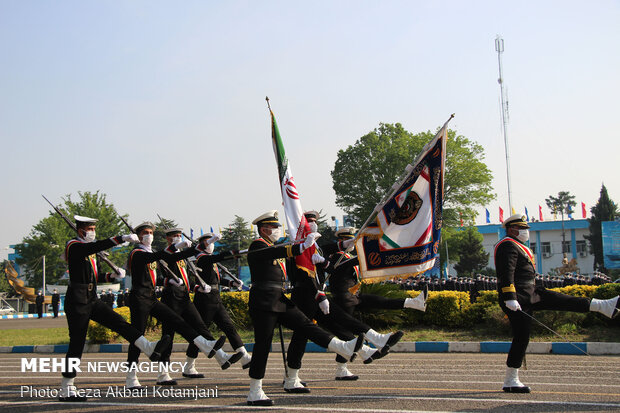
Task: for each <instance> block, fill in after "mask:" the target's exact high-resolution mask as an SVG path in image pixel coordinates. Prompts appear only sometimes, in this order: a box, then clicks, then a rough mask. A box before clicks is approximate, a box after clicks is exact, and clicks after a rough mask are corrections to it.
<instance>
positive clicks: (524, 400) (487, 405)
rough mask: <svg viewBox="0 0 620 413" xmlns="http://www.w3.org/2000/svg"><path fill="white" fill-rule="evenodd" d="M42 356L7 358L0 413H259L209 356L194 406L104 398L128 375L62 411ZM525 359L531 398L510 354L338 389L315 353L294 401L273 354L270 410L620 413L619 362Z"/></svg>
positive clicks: (102, 377) (400, 372)
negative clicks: (36, 368)
mask: <svg viewBox="0 0 620 413" xmlns="http://www.w3.org/2000/svg"><path fill="white" fill-rule="evenodd" d="M41 356H51V357H56V356H59V355H55V354H50V355H44V354H0V411H10V412H32V411H64V412H66V411H71V412H72V411H109V410H115V411H139V410H149V411H170V410H175V411H194V410H208V411H229V410H260V409H258V408H250V407H248V406H246V403H245V398H246V396H247V391H248V383H249V380H248V375H247V370H242V369H241V368H240V367H239V366H236V365H235V366H233V367H231V368H230V369H228V370H225V371H222V370H220V369H219V367H218V366H217V365H216V363H215V361H213V360H208V359H206V358H204V357H201V358H199V362H198V369H199V370H200V371H201V372H203V373H205V374H206V376H207V378H205V379H198V380H189V379H182V380H179V386H176V388H177V389H185V390H186V391H187V390H193V391H197V390H198V391H202V392H204V393H203V394H199V395H198V398H197V399H196V398H194V397H191V396H187V395H186V396H185V397H183V396H180V397H171V396H168V397H166V394H165V392H164V388H161V389H159V390H158V388H157V387H155V386H154V385H155V380H154V375H153V374H141V375H139V377H140V378H141V381H142V384H143V385H146V386H147V390H148V393H147V394H146V396H143V397H122V396H119V395H112V394H106V392H107V391H108V390H109V389H113V390H114V389H116V386H121V387H120V389H121V390H122V385H123V384H124V374H122V373H109V374H103V373H82V374H81V375H80V376H79V377H78V379H77V381H76V384H78V385H79V387H80V388H84V389H98V390H99V391H100V392H101V397H98V398H92V399H89V401H88V402H86V403H81V404H75V403H74V404H70V403H60V402H58V401H57V398H56V397H49V396H46V395H45V392H46V391H48V389H49V391H53V390H55V389H56V388H57V386H58V384H59V382H60V374H59V373H33V372H21V359H22V357H26V358H32V357H41ZM125 357H126V356H125V355H124V354H103V353H90V354H85V356H84V359H83V363H85V362H89V361H90V362H94V361H124V360H125ZM184 358H185V357H184V354H183V353H175V354H174V355H173V361H184ZM527 358H528V360H527V361H528V364H529V369H528V370H527V371H522V374H521V378H522V381H524V382H525V383H526V384H528V385H530V386H531V387H532V389H533V393H531V394H520V395H517V394H506V393H503V392H502V391H501V384H502V381H503V373H504V360H505V355H503V354H459V353H449V354H445V353H444V354H440V353H417V354H416V353H414V354H406V353H395V354H390V355H389V356H388V357H386V358H384V359H382V360H378V361H376V362H375V363H373V364H370V365H364V364H361V363H360V362H359V361H358V362H356V363H353V364H352V366H351V370H352V371H354V372H355V373H358V374H359V375H360V380H358V381H355V382H341V381H338V382H337V381H334V380H333V376H334V370H335V364H334V361H333V355H332V354H324V353H323V354H321V353H311V354H307V355H306V357H305V359H304V362H305V368H304V369H302V374H301V377H302V379H304V380H306V381H307V382H308V385H309V387H310V388H311V389H312V393H310V394H308V395H291V394H287V393H285V392H284V391H283V390H282V388H281V380H282V376H283V368H282V362H281V356H280V354H278V353H272V354H271V356H270V360H269V364H268V370H267V376H266V378H265V381H264V387H265V391H266V393H267V394H268V395H269V396H270V397H271V398H273V399H274V400H275V402H276V406H275V407H274V408H272V409H275V410H279V411H312V412H314V411H324V412H332V411H335V412H370V411H380V412H381V411H385V412H387V411H390V412H393V411H397V412H412V411H468V412H479V411H487V412H495V411H527V412H548V411H557V412H559V411H562V412H566V411H578V412H586V411H620V380H619V379H620V374H619V371H620V357H617V356H563V355H538V354H536V355H534V354H532V355H528V356H527ZM175 376H176V377H178V376H179V375H178V374H177V375H175ZM22 386H23V387H22ZM110 386H111V387H110ZM30 389H32V390H30ZM94 391H96V390H93V392H94ZM216 391H217V393H215V392H216ZM20 392H23V394H22V393H20ZM33 392H34V393H33ZM208 392H210V393H208ZM37 393H38V394H37ZM33 396H36V397H33ZM206 396H209V397H206ZM213 396H217V397H213Z"/></svg>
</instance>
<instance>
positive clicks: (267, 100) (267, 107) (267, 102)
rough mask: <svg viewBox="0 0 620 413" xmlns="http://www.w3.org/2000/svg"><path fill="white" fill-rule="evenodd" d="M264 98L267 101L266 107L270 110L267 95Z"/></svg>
mask: <svg viewBox="0 0 620 413" xmlns="http://www.w3.org/2000/svg"><path fill="white" fill-rule="evenodd" d="M265 100H266V101H267V108H268V109H269V111H270V112H271V105H270V104H269V96H265Z"/></svg>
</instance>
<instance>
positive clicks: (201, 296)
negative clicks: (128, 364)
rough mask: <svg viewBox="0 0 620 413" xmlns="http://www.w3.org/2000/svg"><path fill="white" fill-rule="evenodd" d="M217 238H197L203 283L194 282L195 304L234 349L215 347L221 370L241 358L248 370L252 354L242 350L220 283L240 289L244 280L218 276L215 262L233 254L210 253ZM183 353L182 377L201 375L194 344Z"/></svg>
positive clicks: (218, 237)
mask: <svg viewBox="0 0 620 413" xmlns="http://www.w3.org/2000/svg"><path fill="white" fill-rule="evenodd" d="M220 238H221V235H219V234H217V235H214V234H212V233H210V232H208V233H206V234H204V235H202V236H201V237H200V238H198V247H197V248H196V249H197V250H199V251H200V253H199V254H198V255H197V256H196V266H197V267H198V269H199V271H200V277H201V278H202V280H203V281H204V282H205V284H202V285H201V284H196V285H195V286H194V305H195V306H196V309H197V310H198V312H199V313H200V316H201V317H202V319H203V321H204V322H205V324H206V325H207V327H208V326H210V325H211V323H212V322H214V323H215V325H216V326H217V327H218V328H219V329H220V330H222V332H223V333H224V334H226V337H227V338H228V342H229V343H230V345H231V346H232V348H233V349H234V350H235V354H232V355H228V354H226V353H224V351H222V350H218V353H216V354H215V357H216V359H217V361H218V363H219V364H220V367H221V368H222V370H225V369H227V368H228V367H230V366H231V365H232V364H233V363H236V362H237V361H239V360H241V366H242V367H243V368H244V369H247V368H248V367H250V360H251V356H250V355H249V354H248V352H247V350H246V349H245V346H244V345H243V341H242V340H241V336H239V333H237V330H236V329H235V325H234V324H233V322H232V320H231V319H230V315H229V314H228V311H227V310H226V307H224V304H223V303H222V299H221V297H220V285H222V286H228V287H231V288H234V289H239V288H241V287H242V286H243V281H241V280H239V281H234V280H228V279H223V278H222V277H221V276H220V271H219V269H218V267H217V262H219V261H223V260H225V259H229V258H231V257H232V255H231V254H230V253H220V254H213V250H214V249H215V243H216V242H217V241H218V240H219V239H220ZM186 355H187V360H186V363H187V364H186V367H185V370H184V371H183V376H185V377H190V378H193V377H200V376H203V375H202V374H199V373H198V372H197V371H196V369H195V368H194V361H195V360H196V357H197V355H198V349H197V348H196V346H194V345H192V344H190V345H189V347H188V348H187V352H186ZM203 377H204V376H203Z"/></svg>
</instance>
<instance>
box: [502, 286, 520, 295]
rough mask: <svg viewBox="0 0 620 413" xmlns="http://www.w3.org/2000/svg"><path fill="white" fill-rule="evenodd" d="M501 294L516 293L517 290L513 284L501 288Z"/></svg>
mask: <svg viewBox="0 0 620 413" xmlns="http://www.w3.org/2000/svg"><path fill="white" fill-rule="evenodd" d="M502 292H503V293H516V292H517V289H516V288H515V285H514V284H510V285H509V286H508V287H502Z"/></svg>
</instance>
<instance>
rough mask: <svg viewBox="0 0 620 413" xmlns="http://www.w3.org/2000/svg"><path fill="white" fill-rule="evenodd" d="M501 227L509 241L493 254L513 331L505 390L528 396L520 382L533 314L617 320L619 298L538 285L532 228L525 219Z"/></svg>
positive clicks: (515, 218)
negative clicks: (560, 313)
mask: <svg viewBox="0 0 620 413" xmlns="http://www.w3.org/2000/svg"><path fill="white" fill-rule="evenodd" d="M502 226H503V227H504V228H506V237H505V238H503V239H502V240H500V241H499V242H498V243H497V245H496V246H495V254H494V255H495V268H496V270H497V281H498V283H497V289H498V296H499V305H500V307H501V308H502V310H503V311H504V313H506V315H507V316H508V319H509V320H510V325H511V327H512V331H513V339H512V345H511V346H510V350H509V352H508V359H507V360H506V365H507V370H506V378H505V380H504V387H503V390H504V391H505V392H508V393H529V392H530V388H529V387H528V386H526V385H524V384H523V383H521V381H519V368H520V367H521V363H522V361H523V357H524V356H525V350H526V348H527V345H528V343H529V339H530V329H531V324H532V318H531V316H532V314H533V312H534V311H538V310H560V311H574V312H580V313H585V312H587V311H596V312H599V313H601V314H604V315H605V316H607V317H609V318H614V317H616V316H617V315H618V311H619V305H618V296H616V297H614V298H611V299H609V300H598V299H596V298H593V299H589V298H585V297H572V296H569V295H566V294H561V293H558V292H555V291H551V290H548V289H546V288H544V287H543V286H537V285H535V281H534V280H535V277H536V261H535V257H534V254H533V252H532V250H530V249H529V248H528V247H527V246H526V245H525V243H527V242H528V240H529V227H530V226H529V225H528V223H527V219H526V217H525V215H520V214H515V215H512V216H511V217H509V218H508V219H506V220H505V221H504V222H503V224H502Z"/></svg>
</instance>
